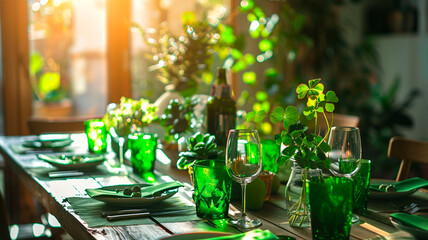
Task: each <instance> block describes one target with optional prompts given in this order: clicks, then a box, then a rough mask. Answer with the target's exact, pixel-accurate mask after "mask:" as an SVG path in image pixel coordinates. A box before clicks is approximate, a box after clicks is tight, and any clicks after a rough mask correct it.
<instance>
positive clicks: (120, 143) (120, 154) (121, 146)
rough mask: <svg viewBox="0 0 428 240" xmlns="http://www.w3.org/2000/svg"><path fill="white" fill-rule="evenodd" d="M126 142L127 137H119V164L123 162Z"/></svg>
mask: <svg viewBox="0 0 428 240" xmlns="http://www.w3.org/2000/svg"><path fill="white" fill-rule="evenodd" d="M124 144H125V139H124V138H122V137H119V166H122V164H123V145H124Z"/></svg>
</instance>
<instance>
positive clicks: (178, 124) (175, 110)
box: [160, 97, 199, 142]
mask: <svg viewBox="0 0 428 240" xmlns="http://www.w3.org/2000/svg"><path fill="white" fill-rule="evenodd" d="M198 101H199V99H198V98H191V97H187V98H184V100H183V101H182V102H180V101H179V99H171V100H170V102H169V104H168V107H167V108H166V110H165V113H164V114H162V116H161V119H160V123H161V125H162V126H163V127H164V129H165V133H166V135H165V137H164V139H165V141H166V142H172V141H173V140H178V138H180V136H181V135H188V134H185V133H186V132H189V134H190V133H192V129H194V128H195V127H196V125H197V119H196V116H195V114H194V107H195V106H196V104H198Z"/></svg>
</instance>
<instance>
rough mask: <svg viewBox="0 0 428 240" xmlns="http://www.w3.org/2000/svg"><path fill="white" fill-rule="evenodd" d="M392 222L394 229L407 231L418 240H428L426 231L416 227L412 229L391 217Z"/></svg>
mask: <svg viewBox="0 0 428 240" xmlns="http://www.w3.org/2000/svg"><path fill="white" fill-rule="evenodd" d="M389 219H390V220H391V223H392V225H394V227H396V228H398V229H400V230H401V231H405V232H408V233H410V234H412V235H413V236H414V237H415V238H416V239H428V232H427V231H424V230H422V229H419V228H415V227H411V226H408V225H406V223H404V222H402V221H400V220H398V219H396V218H393V217H390V218H389Z"/></svg>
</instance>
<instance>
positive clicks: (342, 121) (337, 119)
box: [308, 113, 360, 135]
mask: <svg viewBox="0 0 428 240" xmlns="http://www.w3.org/2000/svg"><path fill="white" fill-rule="evenodd" d="M326 116H327V119H328V121H329V123H331V114H330V113H327V114H326ZM359 123H360V117H358V116H352V115H346V114H340V113H335V114H334V115H333V125H332V127H333V126H337V127H358V124H359ZM308 126H313V123H311V124H308ZM317 129H318V130H317V132H318V134H320V135H324V133H325V132H326V131H327V123H326V121H325V118H324V117H323V116H322V115H318V126H317Z"/></svg>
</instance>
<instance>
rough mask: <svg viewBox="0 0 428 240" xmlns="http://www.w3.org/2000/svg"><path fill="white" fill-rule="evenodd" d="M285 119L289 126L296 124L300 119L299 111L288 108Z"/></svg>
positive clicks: (291, 107)
mask: <svg viewBox="0 0 428 240" xmlns="http://www.w3.org/2000/svg"><path fill="white" fill-rule="evenodd" d="M285 119H287V122H288V123H289V124H295V123H297V122H298V121H299V119H300V114H299V111H298V110H297V108H296V107H294V106H288V107H287V109H286V113H285Z"/></svg>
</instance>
